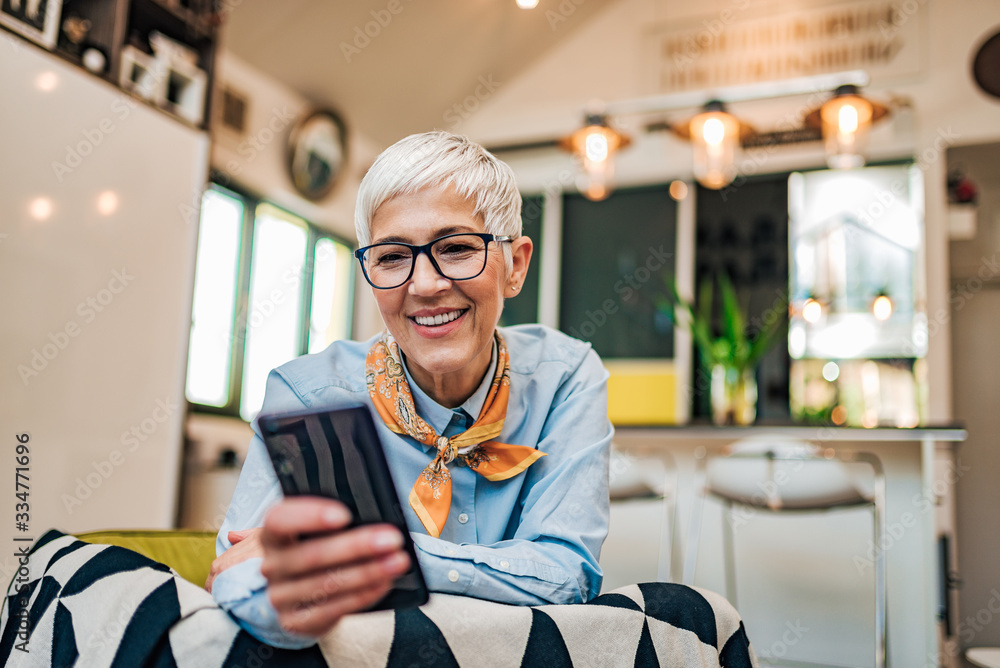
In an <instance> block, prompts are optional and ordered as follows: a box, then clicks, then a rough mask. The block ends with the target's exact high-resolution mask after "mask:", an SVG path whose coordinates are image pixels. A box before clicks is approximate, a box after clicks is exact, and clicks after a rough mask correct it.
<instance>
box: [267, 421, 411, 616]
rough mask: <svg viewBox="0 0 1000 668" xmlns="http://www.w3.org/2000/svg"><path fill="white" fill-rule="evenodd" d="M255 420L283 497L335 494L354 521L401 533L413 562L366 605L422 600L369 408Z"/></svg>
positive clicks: (402, 605)
mask: <svg viewBox="0 0 1000 668" xmlns="http://www.w3.org/2000/svg"><path fill="white" fill-rule="evenodd" d="M258 424H259V425H260V430H261V435H262V437H263V439H264V444H265V446H266V447H267V452H268V455H270V457H271V463H272V464H273V465H274V470H275V473H276V474H277V476H278V481H279V482H280V484H281V490H282V492H284V494H285V496H297V495H312V496H323V497H327V498H331V499H337V500H338V501H340V502H341V503H343V504H344V505H345V506H347V507H348V508H349V509H350V511H351V514H352V515H353V517H354V521H353V522H352V525H361V524H376V523H382V522H386V523H389V524H394V525H396V526H397V527H398V528H399V530H400V531H401V532H402V533H403V537H404V549H405V550H406V551H407V552H408V553H409V555H410V563H411V564H412V566H411V568H410V570H409V571H408V572H406V573H404V574H403V575H402V576H401V577H400V578H399V579H397V580H396V583H395V586H394V587H393V589H392V590H391V591H390V592H389V593H388V594H387V595H386V596H385V598H383V599H382V600H381V601H379V602H378V603H377V604H375V605H374V606H373V607H372V608H370V609H371V610H386V609H390V608H405V607H413V606H418V605H422V604H423V603H425V602H426V601H427V596H428V594H427V586H426V584H425V583H424V578H423V574H422V573H421V571H420V565H419V564H418V563H417V555H416V550H415V548H414V545H413V540H412V539H411V538H410V533H409V530H408V529H407V527H406V520H405V518H404V517H403V510H402V507H401V506H400V503H399V498H398V497H397V496H396V488H395V486H394V485H393V482H392V475H391V474H390V472H389V466H388V464H387V463H386V460H385V453H384V452H383V450H382V445H381V443H380V442H379V439H378V433H377V432H376V431H375V425H374V423H373V422H372V417H371V413H369V412H368V409H367V408H364V407H357V408H346V409H341V410H334V411H322V412H313V413H297V414H292V415H266V416H261V417H260V418H259V419H258Z"/></svg>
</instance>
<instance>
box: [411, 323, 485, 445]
mask: <svg viewBox="0 0 1000 668" xmlns="http://www.w3.org/2000/svg"><path fill="white" fill-rule="evenodd" d="M402 362H403V373H405V374H406V382H407V383H409V385H410V394H411V395H413V406H414V408H416V409H417V415H419V416H420V417H421V418H423V420H424V422H426V423H427V424H429V425H430V426H431V427H433V428H434V431H436V432H437V433H438V434H443V433H444V430H445V429H446V428H447V427H448V424H449V423H450V422H451V420H452V418H453V417H454V416H455V414H456V413H458V412H459V411H464V412H465V413H466V414H468V415H469V416H470V417H472V419H473V421H475V419H476V418H478V417H479V413H480V412H481V411H482V410H483V405H484V404H485V403H486V395H488V394H489V392H490V385H492V383H493V376H494V375H495V374H496V368H497V341H496V337H494V338H493V347H492V348H491V350H490V364H489V366H488V367H487V369H488V370H487V372H486V375H485V376H483V382H481V383H480V384H479V387H478V388H477V389H476V391H475V392H473V393H472V395H471V396H470V397H469V398H468V399H466V400H465V401H464V402H463V403H462V405H461V406H458V407H457V408H445V407H444V406H442V405H441V404H439V403H438V402H436V401H434V400H433V399H431V398H430V397H429V396H428V395H427V393H426V392H424V391H423V390H422V389H420V386H419V385H417V384H416V383H415V382H414V381H413V376H411V375H410V370H409V369H408V368H407V366H406V358H405V357H404V358H403V360H402ZM428 447H430V446H428Z"/></svg>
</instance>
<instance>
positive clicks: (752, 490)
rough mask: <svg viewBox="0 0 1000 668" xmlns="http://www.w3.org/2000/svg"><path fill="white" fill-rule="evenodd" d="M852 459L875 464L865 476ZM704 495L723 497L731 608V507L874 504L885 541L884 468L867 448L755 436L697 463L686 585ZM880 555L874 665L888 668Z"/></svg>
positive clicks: (878, 539) (879, 553)
mask: <svg viewBox="0 0 1000 668" xmlns="http://www.w3.org/2000/svg"><path fill="white" fill-rule="evenodd" d="M853 464H866V465H867V466H870V467H871V472H870V474H868V475H860V474H859V472H858V470H857V469H859V468H862V469H863V470H864V472H865V473H868V469H867V467H858V466H853ZM706 495H711V496H712V497H714V498H716V499H717V500H719V501H721V502H722V506H723V531H722V539H723V560H724V566H725V582H726V597H727V598H728V599H729V601H730V602H731V603H732V604H733V605H734V606H735V605H736V567H735V563H734V555H733V538H734V537H733V507H734V506H738V507H740V506H741V507H746V508H754V509H759V510H765V511H772V512H805V511H814V512H817V511H829V510H832V509H835V508H847V507H852V506H863V505H870V506H871V507H872V513H873V518H874V541H875V542H874V544H875V545H876V546H878V545H884V544H885V534H886V532H885V473H884V471H883V468H882V463H881V461H880V460H879V459H878V457H876V456H875V455H873V454H870V453H865V452H844V453H837V452H835V451H834V450H833V449H830V448H827V449H823V448H820V447H818V446H816V445H815V444H813V443H810V442H808V441H802V440H797V439H789V438H787V437H783V436H763V435H762V436H755V437H752V438H747V439H743V440H741V441H737V442H736V443H733V444H732V445H730V446H728V448H726V450H725V451H724V454H723V455H720V456H715V457H710V458H706V457H704V456H702V457H700V458H699V460H698V462H697V467H696V479H695V495H694V501H693V504H692V513H691V522H690V525H689V527H688V540H687V544H686V549H685V559H684V568H683V582H684V584H687V585H691V584H693V582H694V571H695V565H696V563H697V559H698V541H699V534H700V531H701V521H702V512H703V506H704V500H705V497H706ZM875 553H876V554H875V620H874V622H875V667H876V668H885V666H886V602H885V588H886V586H885V555H884V551H883V550H879V549H876V550H875ZM800 663H804V662H800Z"/></svg>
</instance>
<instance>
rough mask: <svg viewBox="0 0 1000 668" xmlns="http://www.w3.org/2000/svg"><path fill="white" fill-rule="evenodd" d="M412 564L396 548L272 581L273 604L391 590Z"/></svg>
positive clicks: (287, 606)
mask: <svg viewBox="0 0 1000 668" xmlns="http://www.w3.org/2000/svg"><path fill="white" fill-rule="evenodd" d="M409 567H410V559H409V557H408V556H407V554H406V553H405V552H402V551H397V552H393V553H392V554H388V555H385V556H382V557H380V558H377V559H370V560H367V561H361V562H357V563H354V564H350V565H346V566H342V567H339V568H330V569H327V570H325V571H318V572H315V573H312V574H310V575H307V576H305V577H301V578H296V579H294V580H284V581H280V582H272V583H271V585H270V586H269V587H268V596H269V597H270V599H271V604H272V605H274V607H275V609H277V610H279V611H281V610H294V609H297V608H300V607H316V606H322V605H323V604H325V603H327V602H329V601H332V600H335V599H340V598H345V597H350V596H352V595H354V594H356V593H357V592H359V591H366V590H371V589H385V591H388V589H389V587H391V586H392V583H393V581H394V580H395V579H396V578H398V577H399V576H400V575H402V574H403V573H405V572H406V571H407V569H408V568H409ZM351 612H355V610H352V611H351Z"/></svg>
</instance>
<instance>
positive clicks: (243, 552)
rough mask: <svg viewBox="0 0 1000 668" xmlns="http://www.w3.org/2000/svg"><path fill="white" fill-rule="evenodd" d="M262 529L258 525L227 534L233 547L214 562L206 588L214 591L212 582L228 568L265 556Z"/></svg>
mask: <svg viewBox="0 0 1000 668" xmlns="http://www.w3.org/2000/svg"><path fill="white" fill-rule="evenodd" d="M261 531H262V529H261V528H260V527H257V528H255V529H244V530H242V531H230V532H229V533H228V534H227V535H228V537H229V542H230V544H231V547H230V548H229V549H228V550H226V551H225V552H223V553H222V554H220V555H219V556H218V557H217V558H216V559H215V561H213V562H212V568H211V569H209V571H208V580H206V581H205V589H207V590H208V591H212V583H213V582H215V578H217V577H218V576H219V573H221V572H222V571H224V570H226V569H227V568H231V567H232V566H235V565H236V564H238V563H240V562H242V561H246V560H247V559H253V558H254V557H263V556H264V547H263V546H262V545H261V544H260V534H261Z"/></svg>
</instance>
